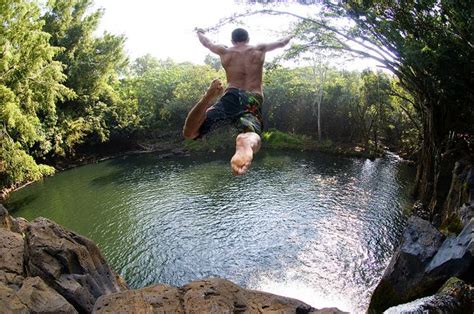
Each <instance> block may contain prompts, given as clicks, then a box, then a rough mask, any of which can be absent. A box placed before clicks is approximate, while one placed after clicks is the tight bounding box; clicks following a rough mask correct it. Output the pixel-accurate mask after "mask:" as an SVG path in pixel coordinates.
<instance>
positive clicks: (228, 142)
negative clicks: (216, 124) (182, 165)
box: [184, 127, 236, 152]
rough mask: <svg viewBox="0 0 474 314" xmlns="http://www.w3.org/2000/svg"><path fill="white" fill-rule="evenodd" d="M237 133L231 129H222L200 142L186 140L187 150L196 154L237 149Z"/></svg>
mask: <svg viewBox="0 0 474 314" xmlns="http://www.w3.org/2000/svg"><path fill="white" fill-rule="evenodd" d="M235 136H236V132H235V130H233V129H232V128H231V127H227V128H223V129H220V130H219V132H211V133H210V134H208V135H206V136H205V137H204V138H202V139H199V140H186V141H185V142H184V146H185V147H186V149H189V150H191V151H196V152H216V151H222V150H232V149H235Z"/></svg>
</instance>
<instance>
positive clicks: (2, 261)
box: [0, 228, 25, 275]
mask: <svg viewBox="0 0 474 314" xmlns="http://www.w3.org/2000/svg"><path fill="white" fill-rule="evenodd" d="M0 239H1V240H2V241H1V243H0V270H1V271H4V272H5V273H13V274H16V275H22V274H23V254H24V252H25V244H24V241H23V238H22V236H21V235H20V234H18V233H15V232H12V231H10V230H7V229H3V228H0Z"/></svg>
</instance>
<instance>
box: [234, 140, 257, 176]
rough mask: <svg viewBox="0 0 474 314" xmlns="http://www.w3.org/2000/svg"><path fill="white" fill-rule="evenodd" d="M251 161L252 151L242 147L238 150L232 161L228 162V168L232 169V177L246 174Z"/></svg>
mask: <svg viewBox="0 0 474 314" xmlns="http://www.w3.org/2000/svg"><path fill="white" fill-rule="evenodd" d="M252 159H253V151H252V148H250V147H246V148H244V147H242V148H240V149H238V150H237V151H236V152H235V154H234V156H233V157H232V159H231V160H230V166H231V168H232V174H233V175H234V176H241V175H243V174H245V173H246V172H247V170H248V169H249V168H250V164H251V163H252Z"/></svg>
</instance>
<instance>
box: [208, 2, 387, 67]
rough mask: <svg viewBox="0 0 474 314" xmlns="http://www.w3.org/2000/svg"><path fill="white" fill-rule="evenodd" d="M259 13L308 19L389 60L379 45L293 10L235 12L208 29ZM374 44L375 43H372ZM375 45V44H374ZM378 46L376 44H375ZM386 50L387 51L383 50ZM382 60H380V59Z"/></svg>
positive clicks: (367, 55) (370, 56) (368, 55)
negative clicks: (354, 36)
mask: <svg viewBox="0 0 474 314" xmlns="http://www.w3.org/2000/svg"><path fill="white" fill-rule="evenodd" d="M257 14H268V15H289V16H292V17H296V18H298V19H300V20H302V21H307V22H310V23H313V24H315V25H318V26H319V27H321V28H324V29H326V30H328V31H331V32H333V33H334V34H337V35H339V36H341V37H343V38H345V39H346V40H348V41H351V42H354V43H356V44H358V45H361V46H362V47H364V48H365V49H367V50H369V51H372V52H373V53H375V54H377V55H378V56H379V57H376V56H373V55H370V54H367V53H365V56H366V57H369V58H379V60H380V58H382V59H384V60H387V61H388V58H387V56H386V55H384V54H383V53H382V52H381V51H379V50H378V49H379V48H378V47H377V49H376V48H375V47H372V46H369V45H367V44H366V43H364V42H358V41H356V40H355V39H354V38H352V37H351V36H349V35H347V34H345V33H343V32H341V31H339V30H338V29H336V28H334V27H332V26H329V25H327V24H325V23H322V22H320V21H317V20H315V19H312V18H308V17H304V16H301V15H298V14H295V13H292V12H286V11H277V10H271V9H263V10H257V11H247V12H244V13H239V14H235V15H233V16H231V17H228V18H224V19H222V20H220V21H219V23H218V24H217V25H215V26H213V27H211V28H209V29H208V30H216V29H217V28H219V27H221V26H223V25H225V24H227V23H229V22H232V21H234V20H237V19H238V18H241V17H247V16H252V15H257ZM360 38H361V39H363V40H365V41H367V42H370V43H372V41H371V40H370V38H368V37H366V36H360ZM372 44H373V43H372ZM374 45H375V44H374ZM375 46H376V45H375ZM383 52H385V51H383ZM379 62H380V61H379Z"/></svg>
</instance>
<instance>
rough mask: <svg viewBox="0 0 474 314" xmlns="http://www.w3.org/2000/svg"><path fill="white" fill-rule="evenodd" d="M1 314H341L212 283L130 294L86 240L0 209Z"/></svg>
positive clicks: (221, 282) (42, 220) (226, 283)
mask: <svg viewBox="0 0 474 314" xmlns="http://www.w3.org/2000/svg"><path fill="white" fill-rule="evenodd" d="M0 312H1V313H342V312H341V311H339V310H337V309H322V310H317V309H315V308H312V307H311V306H309V305H308V304H305V303H303V302H301V301H298V300H295V299H291V298H286V297H281V296H277V295H273V294H269V293H264V292H259V291H253V290H247V289H244V288H241V287H239V286H237V285H235V284H233V283H231V282H229V281H227V280H224V279H218V278H211V279H205V280H200V281H195V282H191V283H189V284H187V285H185V286H183V287H171V286H167V285H161V284H158V285H153V286H150V287H146V288H143V289H139V290H130V289H129V288H128V286H127V284H126V283H125V281H124V280H123V279H122V278H121V277H120V276H118V275H117V274H116V273H114V271H113V270H112V269H111V268H110V266H109V265H108V264H107V262H106V260H105V258H104V257H103V255H102V254H101V252H100V251H99V249H98V247H97V246H96V245H95V244H94V243H93V242H92V241H90V240H89V239H87V238H85V237H83V236H80V235H78V234H76V233H74V232H71V231H68V230H66V229H64V228H62V227H61V226H59V225H57V224H56V223H54V222H52V221H50V220H48V219H45V218H38V219H35V220H34V221H32V222H27V221H26V220H24V219H21V218H18V219H14V218H12V217H11V216H10V215H9V214H8V212H7V211H6V209H5V208H4V207H3V206H2V205H0Z"/></svg>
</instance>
